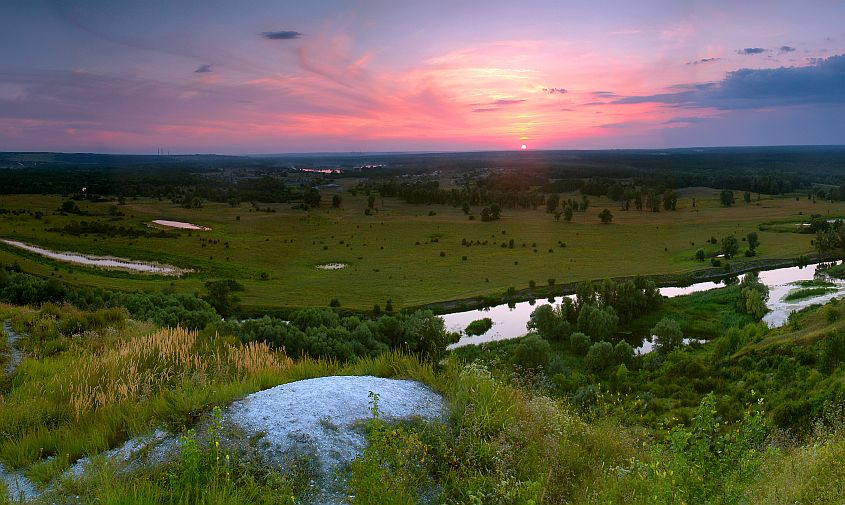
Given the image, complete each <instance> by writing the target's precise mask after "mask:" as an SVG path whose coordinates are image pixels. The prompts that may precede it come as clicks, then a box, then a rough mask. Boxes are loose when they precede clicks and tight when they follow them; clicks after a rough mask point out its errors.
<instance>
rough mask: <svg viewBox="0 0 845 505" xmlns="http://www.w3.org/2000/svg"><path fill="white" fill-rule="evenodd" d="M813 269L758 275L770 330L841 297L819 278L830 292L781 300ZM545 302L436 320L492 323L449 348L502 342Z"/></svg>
mask: <svg viewBox="0 0 845 505" xmlns="http://www.w3.org/2000/svg"><path fill="white" fill-rule="evenodd" d="M816 269H817V265H816V264H813V265H807V266H804V267H797V266H796V267H786V268H776V269H773V270H764V271H761V272H759V278H760V282H762V283H763V284H765V285H766V286H768V288H769V300H768V301H767V302H766V305H767V306H768V307H769V309H770V310H769V312H768V313H767V314H766V315H765V316H764V317H763V321H764V322H765V323H766V324H767V325H768V326H769V327H770V328H776V327H778V326H782V325H783V324H784V323H785V322H786V321H787V319H789V314H791V313H792V312H794V311H798V310H801V309H803V308H805V307H808V306H810V305H813V304H819V303H826V302H828V301H829V300H831V299H832V298H835V297H839V296H842V294H843V293H845V281H842V280H838V279H832V278H828V277H827V276H823V277H824V280H827V281H829V282H831V283H832V284H833V285H834V288H833V289H834V290H833V291H832V292H830V293H826V294H823V295H820V296H815V297H812V298H807V299H803V300H795V301H785V300H784V297H785V296H786V295H787V294H788V293H789V292H790V291H792V290H793V289H796V288H798V286H796V285H795V283H796V282H800V281H808V280H813V279H815V278H816ZM820 275H823V274H820ZM743 277H744V276H742V275H741V276H739V279H740V280H742V278H743ZM722 287H725V284H724V283H723V282H699V283H696V284H691V285H689V286H677V287H665V288H660V294H661V295H663V296H665V297H667V298H674V297H676V296H683V295H688V294H691V293H697V292H699V291H709V290H711V289H717V288H722ZM567 296H568V297H569V298H573V299H574V297H575V295H567ZM562 300H563V297H556V298H554V302H553V303H554V305H559V304H560V302H561V301H562ZM549 303H550V302H549V300H545V299H543V300H537V301H536V302H519V303H516V304H511V305H508V304H506V303H505V304H502V305H496V306H495V307H490V308H487V309H477V310H468V311H464V312H454V313H451V314H443V315H441V316H440V317H442V318H443V321H444V322H445V324H446V328H447V329H448V330H450V331H460V332H463V330H464V329H465V328H466V327H467V325H468V324H469V323H471V322H472V321H475V320H477V319H482V318H485V317H489V318H490V319H491V320H492V321H493V327H492V328H490V330H488V331H487V332H486V333H484V334H483V335H477V336H467V335H462V337H461V339H460V341H458V343H456V344H453V345H452V346H451V347H452V348H454V347H461V346H464V345H470V344H481V343H484V342H491V341H494V340H506V339H509V338H516V337H521V336H522V335H525V333H527V331H528V329H527V327H526V325H527V324H528V320H529V319H530V317H531V312H533V311H534V309H536V308H537V307H539V306H540V305H548V304H549ZM650 349H651V347H650V343H649V342H648V341H646V342H645V343H644V345H643V346H641V347H640V348H638V352H648V351H649V350H650Z"/></svg>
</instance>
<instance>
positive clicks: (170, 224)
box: [152, 219, 211, 231]
mask: <svg viewBox="0 0 845 505" xmlns="http://www.w3.org/2000/svg"><path fill="white" fill-rule="evenodd" d="M152 224H155V225H158V226H165V227H167V228H179V229H180V230H197V231H209V230H211V228H209V227H207V226H199V225H196V224H194V223H184V222H182V221H168V220H166V219H155V220H153V221H152Z"/></svg>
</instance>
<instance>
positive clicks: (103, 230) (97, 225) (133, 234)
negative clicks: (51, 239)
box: [48, 221, 179, 238]
mask: <svg viewBox="0 0 845 505" xmlns="http://www.w3.org/2000/svg"><path fill="white" fill-rule="evenodd" d="M48 231H53V232H58V233H67V234H68V235H75V236H79V235H101V236H105V237H129V238H138V237H152V238H176V237H178V236H179V234H178V233H175V232H170V231H165V230H153V229H150V228H136V227H132V226H115V225H113V224H109V223H106V222H103V221H79V222H77V221H71V222H70V223H68V224H66V225H65V226H62V227H61V228H49V229H48Z"/></svg>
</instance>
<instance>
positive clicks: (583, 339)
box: [569, 331, 592, 356]
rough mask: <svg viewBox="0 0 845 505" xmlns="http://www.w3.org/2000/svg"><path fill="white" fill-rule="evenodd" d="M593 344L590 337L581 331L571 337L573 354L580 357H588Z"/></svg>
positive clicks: (570, 342) (570, 345) (570, 344)
mask: <svg viewBox="0 0 845 505" xmlns="http://www.w3.org/2000/svg"><path fill="white" fill-rule="evenodd" d="M591 343H592V341H591V340H590V337H588V336H587V335H585V334H583V333H581V332H580V331H576V332H574V333H572V335H570V336H569V347H571V348H572V352H574V353H575V354H577V355H579V356H586V354H587V352H588V351H589V350H590V345H591Z"/></svg>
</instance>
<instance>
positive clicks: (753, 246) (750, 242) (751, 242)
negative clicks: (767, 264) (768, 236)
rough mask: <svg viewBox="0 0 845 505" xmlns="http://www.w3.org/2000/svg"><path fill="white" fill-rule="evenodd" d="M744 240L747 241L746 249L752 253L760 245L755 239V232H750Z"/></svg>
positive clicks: (757, 239)
mask: <svg viewBox="0 0 845 505" xmlns="http://www.w3.org/2000/svg"><path fill="white" fill-rule="evenodd" d="M745 239H746V240H747V241H748V248H749V249H751V250H752V251H754V250H755V249H757V246H759V245H760V239H759V237H757V232H754V231H752V232H751V233H749V234H748V235H746V236H745Z"/></svg>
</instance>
